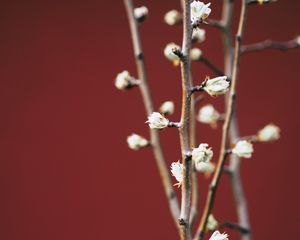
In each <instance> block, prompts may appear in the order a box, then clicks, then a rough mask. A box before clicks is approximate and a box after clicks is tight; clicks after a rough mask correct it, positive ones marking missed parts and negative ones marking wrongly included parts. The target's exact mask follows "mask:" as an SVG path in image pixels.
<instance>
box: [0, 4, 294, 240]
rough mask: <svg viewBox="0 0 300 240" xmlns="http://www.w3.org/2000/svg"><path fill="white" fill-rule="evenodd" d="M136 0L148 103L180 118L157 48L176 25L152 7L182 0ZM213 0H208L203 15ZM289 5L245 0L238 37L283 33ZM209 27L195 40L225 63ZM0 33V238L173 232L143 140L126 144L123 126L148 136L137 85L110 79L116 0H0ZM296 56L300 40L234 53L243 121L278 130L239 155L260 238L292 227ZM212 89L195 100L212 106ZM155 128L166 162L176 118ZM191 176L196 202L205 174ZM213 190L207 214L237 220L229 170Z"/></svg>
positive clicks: (117, 50) (117, 27)
mask: <svg viewBox="0 0 300 240" xmlns="http://www.w3.org/2000/svg"><path fill="white" fill-rule="evenodd" d="M136 4H138V5H142V4H146V5H147V6H148V7H149V10H150V17H149V19H148V21H147V22H146V23H145V24H143V26H142V30H141V31H142V38H143V44H144V48H145V54H146V60H147V67H148V71H149V79H150V86H151V88H152V90H153V95H154V101H155V105H156V106H159V104H160V103H161V102H163V101H165V100H173V101H175V102H176V104H177V105H176V107H177V109H176V110H177V111H176V113H175V115H174V116H172V119H173V120H178V119H179V115H180V114H179V108H180V74H179V68H174V67H173V66H172V65H171V64H170V62H168V61H167V60H166V59H165V58H164V56H163V54H162V50H163V48H164V46H165V44H166V43H168V42H170V41H175V42H177V43H180V42H181V27H180V26H178V27H169V26H167V25H165V24H164V23H163V21H162V18H163V15H164V13H165V12H166V11H167V10H169V9H172V8H176V9H179V1H172V0H165V1H146V0H145V1H136ZM220 5H221V1H217V0H214V1H212V8H213V13H212V14H211V17H212V18H218V17H219V15H220V7H221V6H220ZM299 7H300V3H299V1H292V0H286V1H279V2H278V3H276V4H272V5H266V6H261V7H259V6H253V7H251V9H250V10H249V18H248V24H247V33H246V36H245V42H246V43H251V42H256V41H260V40H264V39H266V38H268V37H271V38H273V39H275V40H282V41H284V40H289V39H291V38H294V37H295V36H297V34H299V33H300V32H299V26H298V25H299V24H298V23H299V20H300V17H299V12H298V10H299ZM237 13H238V11H237ZM237 18H238V14H236V15H235V19H236V20H237ZM206 29H207V40H206V42H205V43H203V44H202V45H201V46H200V47H201V49H203V51H204V52H205V54H206V56H207V57H209V58H210V59H211V60H212V61H213V62H215V63H216V64H217V65H218V66H222V64H223V61H222V45H221V38H220V35H219V33H218V32H217V30H215V29H208V28H206ZM0 35H1V37H0V51H1V55H0V68H1V70H0V83H1V85H0V113H1V118H0V129H1V131H0V193H1V197H0V213H1V214H0V239H3V240H21V239H22V240H27V239H28V240H29V239H30V240H40V239H43V240H54V239H55V240H68V239H72V240H77V239H78V240H82V239H85V240H96V239H119V238H122V239H141V238H143V239H145V240H146V239H149V240H150V239H178V237H177V233H176V229H175V227H174V226H173V222H172V220H171V217H170V214H169V211H168V205H167V203H166V200H165V197H164V194H163V190H162V186H161V183H160V180H159V176H158V173H157V171H156V166H155V162H154V160H153V157H152V153H151V150H150V149H146V150H142V151H138V152H133V151H131V150H129V149H128V147H127V144H126V136H127V135H129V134H130V133H131V132H137V133H139V134H143V135H145V136H148V127H147V126H146V125H145V123H144V122H145V120H146V116H145V113H144V108H143V105H142V102H141V98H140V94H139V92H138V90H137V89H134V90H133V91H130V92H126V93H124V92H120V91H117V90H116V89H115V88H114V85H113V80H114V78H115V76H116V74H117V73H118V72H120V71H122V70H124V69H128V70H129V71H130V72H131V73H132V74H135V73H136V71H135V65H134V60H133V54H132V45H131V39H130V33H129V28H128V23H127V18H126V14H125V11H124V7H123V3H122V1H99V0H98V1H96V0H94V1H93V0H85V1H83V0H76V1H62V0H60V1H55V0H52V1H46V0H44V1H37V0H36V1H17V0H2V1H1V3H0ZM299 60H300V57H299V51H298V50H290V51H288V52H279V51H266V52H264V53H263V54H256V53H254V54H251V55H250V54H249V55H248V56H245V57H243V59H242V63H241V75H240V84H239V95H238V100H239V103H238V113H239V120H240V128H241V133H242V134H243V135H246V134H251V133H254V132H256V131H257V129H259V128H261V127H262V126H264V125H265V124H267V123H269V122H274V123H276V124H278V125H279V126H280V127H281V129H282V137H281V139H280V141H278V142H276V143H274V144H264V145H257V146H255V153H254V156H253V158H252V159H246V160H243V168H242V170H243V171H242V172H243V174H242V175H243V179H244V185H245V192H246V195H247V198H248V201H249V209H250V213H251V214H250V215H251V221H252V224H253V235H254V237H255V239H257V240H263V239H285V238H290V237H292V238H293V239H299V238H300V234H299V230H298V229H297V228H298V226H299V224H300V217H299V216H300V212H299V205H298V204H299V202H300V197H299V196H300V195H299V187H298V182H297V181H299V178H298V176H299V170H298V169H299V167H300V163H299V159H298V151H297V150H298V149H297V147H298V143H299V136H300V132H299V126H298V124H299V120H300V119H299V99H298V100H297V97H298V94H299V93H298V92H299V90H298V88H299V87H300V83H299ZM194 69H195V74H194V79H195V82H198V83H200V82H201V81H202V80H203V78H204V77H205V75H206V74H212V73H211V72H210V71H209V70H208V69H207V68H205V67H203V66H202V65H200V64H198V65H197V64H195V65H194ZM221 99H222V97H221V98H218V99H208V100H206V102H214V103H216V104H217V106H218V108H219V109H222V100H221ZM198 126H199V142H203V141H205V142H208V143H210V144H211V145H212V146H213V148H214V149H215V151H216V153H217V149H218V148H219V136H220V135H219V134H220V127H219V128H218V129H217V130H215V131H213V130H211V129H210V128H209V127H207V126H203V125H200V124H199V125H198ZM162 140H163V146H164V148H165V151H166V156H167V159H168V164H170V163H171V162H172V161H176V160H178V159H179V157H180V153H179V150H178V148H179V144H178V141H177V131H176V130H175V129H168V130H165V131H163V132H162ZM216 155H217V154H216ZM200 181H201V184H200V185H201V186H200V187H201V200H202V204H203V200H204V197H205V192H206V183H205V182H207V180H205V179H204V178H202V177H201V179H200ZM217 198H218V199H217V202H216V208H215V211H214V213H215V216H216V217H217V218H218V219H219V221H220V222H223V221H227V220H229V221H235V220H236V215H235V213H234V207H233V204H232V192H231V190H230V186H229V181H228V178H227V177H226V176H224V178H223V181H222V184H221V187H220V191H219V192H218V195H217ZM228 232H229V233H230V235H231V239H237V235H236V233H234V232H231V231H228Z"/></svg>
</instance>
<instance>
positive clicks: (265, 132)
mask: <svg viewBox="0 0 300 240" xmlns="http://www.w3.org/2000/svg"><path fill="white" fill-rule="evenodd" d="M257 138H258V140H259V141H260V142H271V141H275V140H278V139H279V138H280V128H279V127H277V126H276V125H274V124H268V125H267V126H265V127H264V128H263V129H261V130H259V131H258V134H257Z"/></svg>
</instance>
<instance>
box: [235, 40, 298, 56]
mask: <svg viewBox="0 0 300 240" xmlns="http://www.w3.org/2000/svg"><path fill="white" fill-rule="evenodd" d="M299 47H300V45H299V44H298V43H297V40H296V39H293V40H290V41H286V42H277V41H272V40H265V41H263V42H258V43H253V44H249V45H244V46H242V48H241V53H242V54H243V55H244V54H247V53H250V52H259V51H263V50H266V49H276V50H281V51H286V50H289V49H292V48H299Z"/></svg>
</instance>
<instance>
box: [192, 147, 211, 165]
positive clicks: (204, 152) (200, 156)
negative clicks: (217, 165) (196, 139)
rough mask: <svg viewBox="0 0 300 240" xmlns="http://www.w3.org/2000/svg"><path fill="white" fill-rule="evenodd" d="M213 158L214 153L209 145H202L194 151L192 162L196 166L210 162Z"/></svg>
mask: <svg viewBox="0 0 300 240" xmlns="http://www.w3.org/2000/svg"><path fill="white" fill-rule="evenodd" d="M212 157H213V151H212V150H211V148H209V147H208V144H207V143H201V144H200V145H199V147H197V148H194V149H193V151H192V160H193V161H194V162H195V164H197V163H199V162H209V161H210V160H211V158H212Z"/></svg>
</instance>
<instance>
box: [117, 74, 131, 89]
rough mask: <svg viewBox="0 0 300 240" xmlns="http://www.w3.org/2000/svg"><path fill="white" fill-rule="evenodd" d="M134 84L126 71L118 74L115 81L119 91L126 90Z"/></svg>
mask: <svg viewBox="0 0 300 240" xmlns="http://www.w3.org/2000/svg"><path fill="white" fill-rule="evenodd" d="M135 84H136V83H135V82H134V79H133V77H132V76H130V74H129V72H128V71H123V72H121V73H119V74H118V75H117V77H116V79H115V86H116V88H117V89H120V90H127V89H129V88H131V87H132V86H134V85H135Z"/></svg>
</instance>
